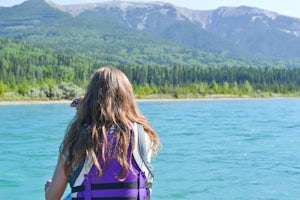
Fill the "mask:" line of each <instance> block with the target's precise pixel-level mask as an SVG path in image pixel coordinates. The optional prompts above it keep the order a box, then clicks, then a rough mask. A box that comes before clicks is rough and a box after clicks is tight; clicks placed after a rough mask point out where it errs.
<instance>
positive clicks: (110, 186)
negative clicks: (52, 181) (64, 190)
mask: <svg viewBox="0 0 300 200" xmlns="http://www.w3.org/2000/svg"><path fill="white" fill-rule="evenodd" d="M151 187H152V183H146V184H145V186H144V188H149V189H150V188H151ZM139 188H140V186H139V183H138V182H129V183H101V184H92V185H91V190H110V189H139ZM84 190H85V187H84V185H80V186H75V187H72V189H71V192H72V193H74V192H83V191H84Z"/></svg>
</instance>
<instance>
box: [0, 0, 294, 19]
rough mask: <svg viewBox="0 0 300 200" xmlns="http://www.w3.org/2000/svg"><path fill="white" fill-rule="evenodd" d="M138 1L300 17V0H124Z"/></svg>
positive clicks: (13, 0)
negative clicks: (259, 10)
mask: <svg viewBox="0 0 300 200" xmlns="http://www.w3.org/2000/svg"><path fill="white" fill-rule="evenodd" d="M24 1H25V0H0V6H6V7H9V6H13V5H17V4H21V3H22V2H24ZM51 1H52V2H54V3H57V4H61V5H65V4H80V3H93V2H107V1H109V0H51ZM124 1H136V2H151V1H152V2H153V1H160V2H167V3H171V4H173V5H176V6H180V7H185V8H190V9H194V10H211V9H216V8H218V7H221V6H234V7H236V6H242V5H244V6H251V7H258V8H262V9H265V10H269V11H273V12H277V13H278V14H281V15H288V16H291V17H297V18H300V11H299V8H300V1H299V0H284V1H282V0H275V1H274V0H124Z"/></svg>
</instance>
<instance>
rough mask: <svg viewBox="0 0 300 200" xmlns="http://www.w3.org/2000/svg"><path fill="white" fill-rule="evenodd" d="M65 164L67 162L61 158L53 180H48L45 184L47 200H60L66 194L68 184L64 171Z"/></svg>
mask: <svg viewBox="0 0 300 200" xmlns="http://www.w3.org/2000/svg"><path fill="white" fill-rule="evenodd" d="M64 164H65V161H64V160H63V159H62V158H61V157H60V158H59V159H58V162H57V165H56V169H55V172H54V175H53V178H52V180H48V181H47V182H46V184H45V198H46V200H59V199H60V198H61V197H62V195H63V194H64V191H65V189H66V186H67V183H68V180H67V176H66V174H65V171H64Z"/></svg>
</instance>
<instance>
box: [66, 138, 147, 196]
mask: <svg viewBox="0 0 300 200" xmlns="http://www.w3.org/2000/svg"><path fill="white" fill-rule="evenodd" d="M112 134H113V133H112ZM108 137H109V135H108ZM130 148H131V145H130V146H129V150H130ZM98 159H99V163H100V164H101V163H102V164H103V161H102V159H100V158H98ZM128 160H129V158H128ZM131 160H132V161H131V164H132V169H129V171H128V176H127V178H126V179H125V180H124V181H120V180H118V179H117V178H116V177H115V176H116V175H118V174H119V172H120V171H121V169H122V168H121V165H120V164H119V163H118V162H117V160H116V159H115V158H112V159H111V161H110V163H109V165H108V166H107V168H106V170H105V171H104V172H103V175H102V176H99V175H98V169H97V167H96V166H95V165H94V164H93V165H92V168H91V169H90V171H89V172H88V173H87V174H84V179H83V182H82V184H81V185H79V186H72V187H71V192H72V194H73V195H72V199H74V200H83V199H86V200H101V199H106V200H146V199H150V188H151V186H152V183H150V182H147V178H146V176H145V172H143V171H142V170H141V169H140V167H139V166H138V164H137V162H136V160H135V158H134V156H132V159H131ZM76 193H77V194H76ZM74 194H76V197H74Z"/></svg>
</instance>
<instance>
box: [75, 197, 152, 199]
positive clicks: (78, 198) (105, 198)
mask: <svg viewBox="0 0 300 200" xmlns="http://www.w3.org/2000/svg"><path fill="white" fill-rule="evenodd" d="M72 200H85V199H84V198H83V197H78V198H77V197H76V198H74V197H72ZM91 200H140V199H138V197H100V198H99V197H92V198H91ZM145 200H150V197H145Z"/></svg>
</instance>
